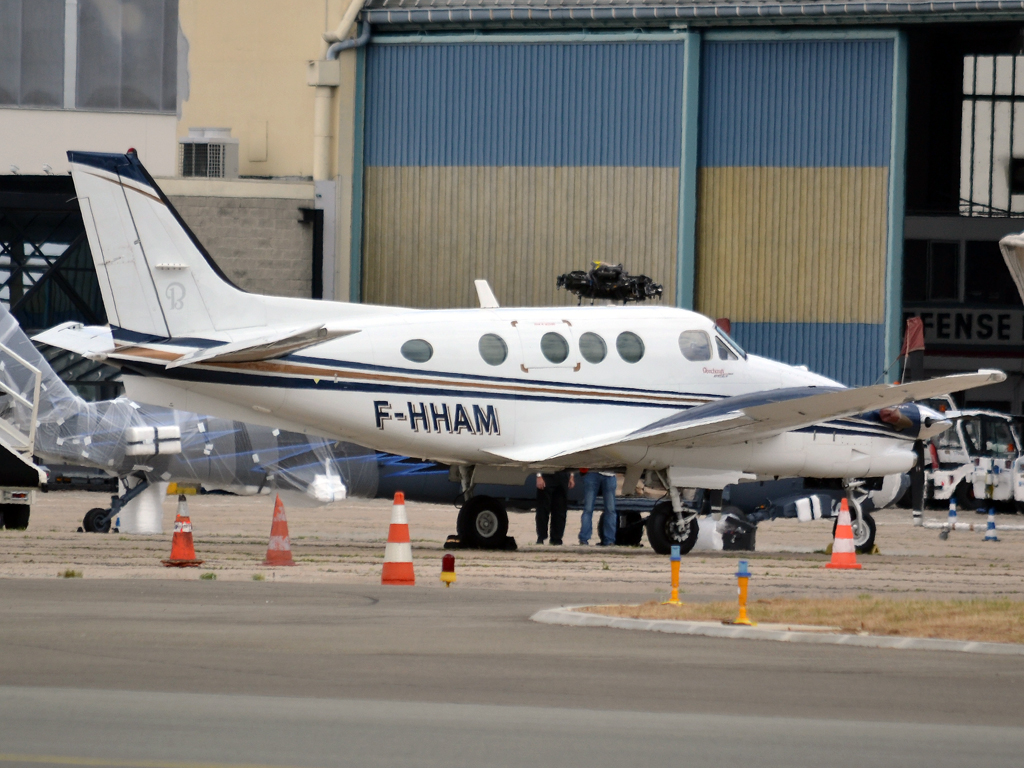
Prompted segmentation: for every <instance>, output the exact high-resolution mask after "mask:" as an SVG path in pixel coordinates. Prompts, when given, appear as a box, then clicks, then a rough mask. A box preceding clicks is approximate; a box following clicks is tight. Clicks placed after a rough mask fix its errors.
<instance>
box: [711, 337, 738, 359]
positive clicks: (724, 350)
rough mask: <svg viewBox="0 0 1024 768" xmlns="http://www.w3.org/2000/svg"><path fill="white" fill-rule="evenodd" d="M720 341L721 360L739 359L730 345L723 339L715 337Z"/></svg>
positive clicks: (719, 355) (719, 353) (719, 354)
mask: <svg viewBox="0 0 1024 768" xmlns="http://www.w3.org/2000/svg"><path fill="white" fill-rule="evenodd" d="M715 341H717V342H718V359H719V360H739V358H738V357H737V356H736V353H735V352H733V351H732V350H731V349H729V345H728V344H726V343H725V342H724V341H722V340H721V339H715Z"/></svg>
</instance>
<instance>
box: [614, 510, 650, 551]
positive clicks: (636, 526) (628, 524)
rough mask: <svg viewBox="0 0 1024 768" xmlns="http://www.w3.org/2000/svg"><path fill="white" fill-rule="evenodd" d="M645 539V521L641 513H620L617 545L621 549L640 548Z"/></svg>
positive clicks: (616, 538)
mask: <svg viewBox="0 0 1024 768" xmlns="http://www.w3.org/2000/svg"><path fill="white" fill-rule="evenodd" d="M643 538H644V521H643V518H642V517H641V515H640V513H639V512H620V513H619V528H618V530H617V531H616V532H615V543H616V544H618V545H619V546H620V547H639V546H640V542H641V541H643Z"/></svg>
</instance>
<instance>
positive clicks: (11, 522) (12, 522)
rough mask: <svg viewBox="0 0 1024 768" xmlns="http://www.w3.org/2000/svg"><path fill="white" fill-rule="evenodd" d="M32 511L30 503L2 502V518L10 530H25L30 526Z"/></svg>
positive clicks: (0, 508)
mask: <svg viewBox="0 0 1024 768" xmlns="http://www.w3.org/2000/svg"><path fill="white" fill-rule="evenodd" d="M30 511H31V508H30V507H29V505H28V504H0V520H2V521H3V525H4V528H6V529H7V530H9V531H23V530H25V529H26V528H28V517H29V512H30Z"/></svg>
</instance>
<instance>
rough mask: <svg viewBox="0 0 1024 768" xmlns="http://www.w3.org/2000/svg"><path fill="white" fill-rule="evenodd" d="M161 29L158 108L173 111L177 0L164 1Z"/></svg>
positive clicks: (176, 101) (175, 74)
mask: <svg viewBox="0 0 1024 768" xmlns="http://www.w3.org/2000/svg"><path fill="white" fill-rule="evenodd" d="M163 30H164V40H163V47H164V54H163V72H162V74H161V78H160V79H161V81H162V86H161V97H160V102H161V103H160V109H162V110H163V111H164V112H174V111H176V110H177V109H178V0H166V2H165V3H164V25H163Z"/></svg>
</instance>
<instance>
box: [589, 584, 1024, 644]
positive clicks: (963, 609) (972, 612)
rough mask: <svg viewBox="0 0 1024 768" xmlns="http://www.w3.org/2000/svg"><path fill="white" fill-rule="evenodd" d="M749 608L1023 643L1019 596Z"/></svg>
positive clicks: (789, 602)
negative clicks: (1013, 597)
mask: <svg viewBox="0 0 1024 768" xmlns="http://www.w3.org/2000/svg"><path fill="white" fill-rule="evenodd" d="M583 610H586V611H589V612H591V613H600V614H604V615H606V616H622V617H626V618H632V619H676V620H682V621H731V620H732V619H734V618H736V613H737V604H736V603H735V602H728V603H725V602H723V603H687V604H685V605H681V606H674V605H661V603H658V602H654V601H652V602H648V603H643V604H642V605H597V606H591V607H589V608H585V609H583ZM747 613H749V614H750V618H751V619H753V620H754V621H760V622H764V623H768V624H819V625H824V626H836V627H841V628H842V631H844V632H867V633H868V634H872V635H898V636H902V637H935V638H942V639H946V640H977V641H982V642H992V643H1024V602H1022V601H1019V600H1008V599H988V600H893V599H891V598H885V597H874V596H873V595H866V594H861V595H858V596H857V597H855V598H841V599H835V600H793V599H785V598H780V599H776V600H756V601H753V602H750V603H748V604H747Z"/></svg>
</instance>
